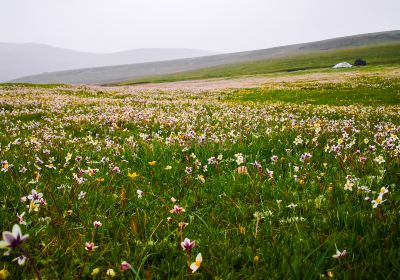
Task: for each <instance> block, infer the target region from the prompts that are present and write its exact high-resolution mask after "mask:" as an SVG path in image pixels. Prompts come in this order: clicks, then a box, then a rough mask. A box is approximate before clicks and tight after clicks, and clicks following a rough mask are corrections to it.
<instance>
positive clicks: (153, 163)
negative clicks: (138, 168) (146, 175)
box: [149, 160, 157, 166]
mask: <svg viewBox="0 0 400 280" xmlns="http://www.w3.org/2000/svg"><path fill="white" fill-rule="evenodd" d="M156 163H157V161H155V160H153V161H149V165H150V166H154V165H156Z"/></svg>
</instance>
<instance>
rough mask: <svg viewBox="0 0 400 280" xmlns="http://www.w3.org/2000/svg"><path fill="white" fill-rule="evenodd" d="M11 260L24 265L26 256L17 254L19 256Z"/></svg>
mask: <svg viewBox="0 0 400 280" xmlns="http://www.w3.org/2000/svg"><path fill="white" fill-rule="evenodd" d="M12 261H13V262H15V261H16V262H18V265H21V266H22V265H24V264H25V261H26V257H25V256H19V257H17V258H15V259H13V260H12Z"/></svg>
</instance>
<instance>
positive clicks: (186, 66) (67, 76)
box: [14, 30, 400, 84]
mask: <svg viewBox="0 0 400 280" xmlns="http://www.w3.org/2000/svg"><path fill="white" fill-rule="evenodd" d="M390 43H400V30H395V31H386V32H377V33H368V34H361V35H354V36H346V37H340V38H334V39H328V40H322V41H317V42H311V43H302V44H295V45H288V46H281V47H275V48H270V49H263V50H255V51H246V52H238V53H230V54H219V55H212V56H205V57H197V58H186V59H179V60H170V61H161V62H150V63H140V64H125V65H119V66H111V67H97V68H84V69H77V70H70V71H62V72H54V73H46V74H42V75H35V76H29V77H23V78H20V79H16V80H14V82H30V83H72V84H85V83H86V84H106V83H117V82H122V81H127V80H134V79H140V78H144V77H149V76H157V75H166V74H173V73H180V72H185V71H192V70H197V69H203V68H209V67H216V66H222V65H230V64H237V63H245V62H252V61H261V60H271V59H276V58H281V57H286V56H292V55H299V54H309V53H313V52H324V51H330V50H340V49H345V48H352V47H360V46H373V45H379V44H390Z"/></svg>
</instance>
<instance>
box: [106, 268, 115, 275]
mask: <svg viewBox="0 0 400 280" xmlns="http://www.w3.org/2000/svg"><path fill="white" fill-rule="evenodd" d="M106 274H107V276H110V277H115V276H116V274H115V271H114V269H112V268H109V269H107V273H106Z"/></svg>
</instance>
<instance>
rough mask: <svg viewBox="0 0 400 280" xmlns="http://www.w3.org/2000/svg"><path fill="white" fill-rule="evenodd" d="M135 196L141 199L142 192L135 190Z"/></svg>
mask: <svg viewBox="0 0 400 280" xmlns="http://www.w3.org/2000/svg"><path fill="white" fill-rule="evenodd" d="M136 194H137V197H138V198H142V197H143V196H144V192H143V191H141V190H137V191H136Z"/></svg>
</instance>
